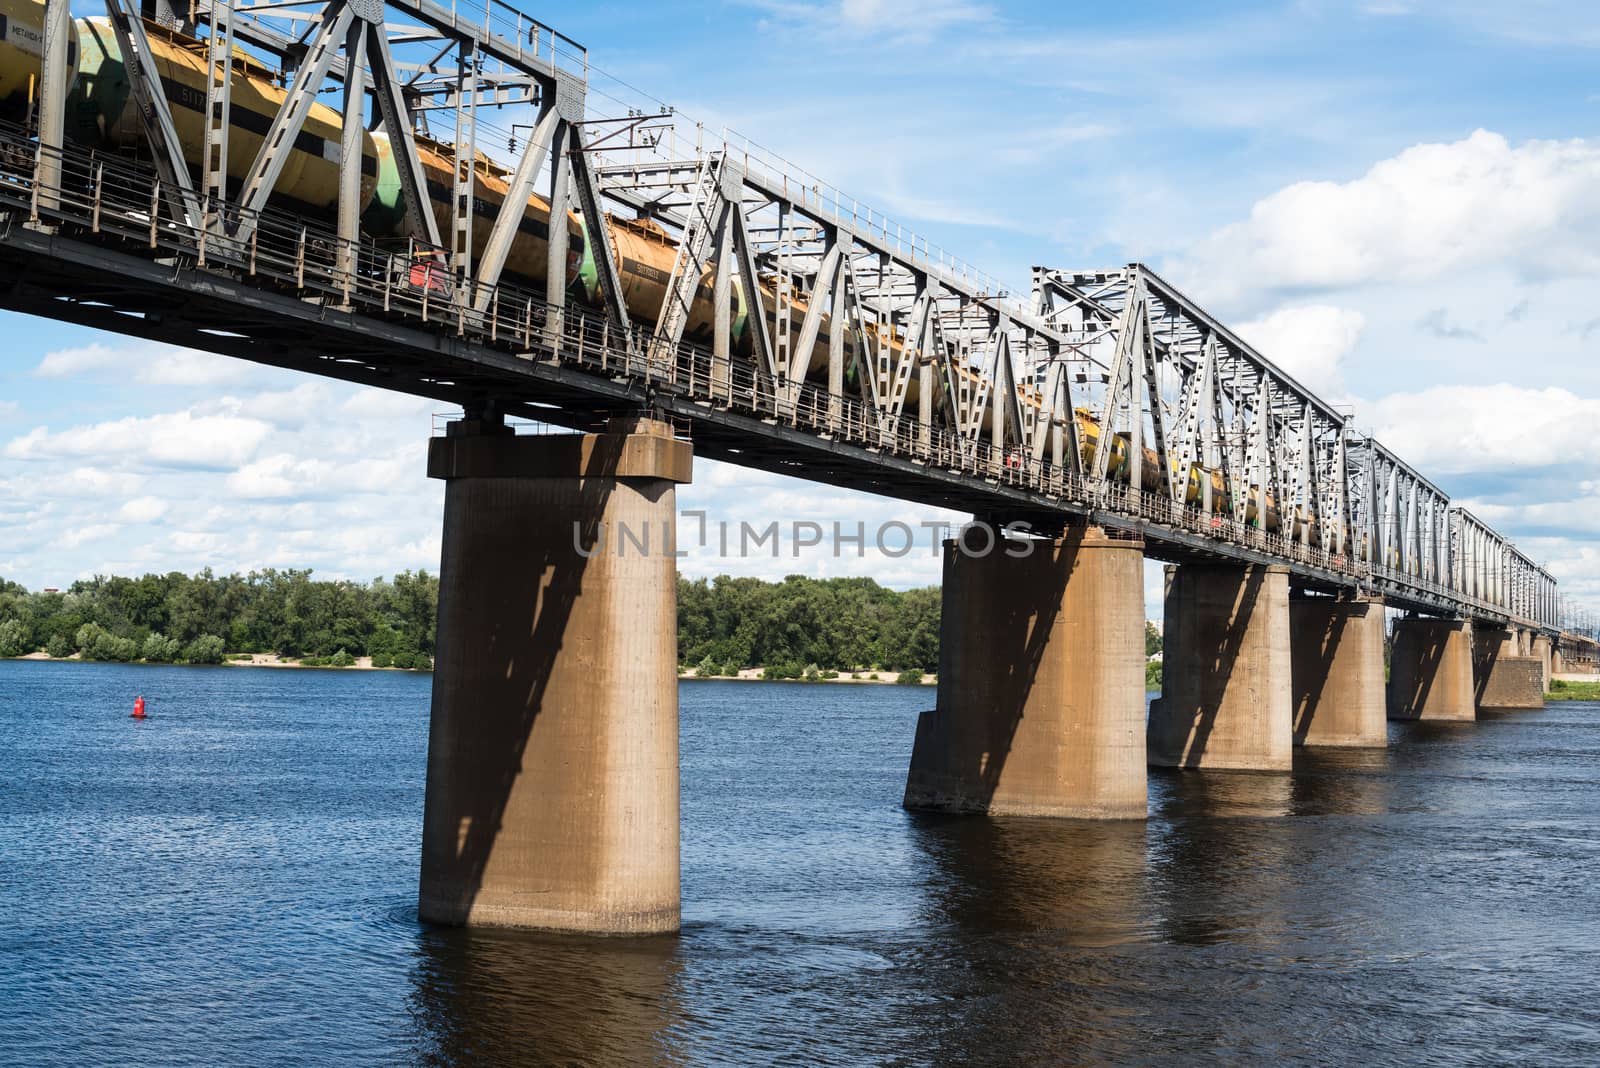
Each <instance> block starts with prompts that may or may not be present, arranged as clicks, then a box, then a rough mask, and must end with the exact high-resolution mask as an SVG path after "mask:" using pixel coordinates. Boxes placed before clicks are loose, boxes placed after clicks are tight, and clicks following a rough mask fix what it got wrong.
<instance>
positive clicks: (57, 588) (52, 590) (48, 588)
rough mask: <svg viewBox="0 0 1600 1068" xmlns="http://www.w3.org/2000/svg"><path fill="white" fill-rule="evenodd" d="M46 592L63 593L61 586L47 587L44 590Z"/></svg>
mask: <svg viewBox="0 0 1600 1068" xmlns="http://www.w3.org/2000/svg"><path fill="white" fill-rule="evenodd" d="M44 592H45V593H60V592H61V587H60V586H46V587H45V588H44Z"/></svg>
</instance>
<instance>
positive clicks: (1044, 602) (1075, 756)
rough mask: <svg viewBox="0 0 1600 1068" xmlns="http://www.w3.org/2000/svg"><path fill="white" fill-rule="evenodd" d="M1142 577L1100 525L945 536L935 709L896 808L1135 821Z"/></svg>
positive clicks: (921, 730)
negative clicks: (1046, 533)
mask: <svg viewBox="0 0 1600 1068" xmlns="http://www.w3.org/2000/svg"><path fill="white" fill-rule="evenodd" d="M991 545H992V548H991V547H990V546H991ZM1024 547H1025V548H1026V549H1027V552H1026V553H1025V554H1023V553H1021V549H1022V548H1024ZM1143 576H1144V543H1143V542H1142V541H1141V540H1139V539H1138V538H1137V537H1134V536H1131V535H1126V534H1121V533H1120V532H1112V531H1107V530H1104V529H1102V528H1099V527H1082V526H1076V527H1069V528H1068V529H1067V530H1066V531H1065V532H1064V533H1063V534H1062V535H1061V536H1060V537H1059V538H1036V539H1030V540H1029V541H1028V542H1027V543H1026V544H1025V546H1024V545H1023V544H1021V543H1017V542H1010V543H1007V542H1006V541H1000V542H998V543H991V542H990V540H989V539H987V538H981V539H977V540H975V541H974V542H973V543H970V544H969V543H968V542H960V543H958V542H957V541H947V542H946V543H945V546H944V592H943V611H942V615H941V617H940V625H939V696H938V705H937V707H936V708H935V709H933V710H932V711H929V712H924V713H922V715H921V717H920V718H919V719H918V722H917V732H916V741H915V744H914V746H913V749H912V756H911V767H910V770H909V772H908V774H907V776H906V791H905V806H906V807H907V808H909V809H926V810H933V811H940V812H958V813H987V814H989V815H991V816H1053V817H1068V818H1083V819H1143V818H1144V817H1145V815H1146V810H1147V809H1146V805H1147V792H1146V781H1145V757H1144V728H1145V700H1144V694H1145V691H1144V578H1143Z"/></svg>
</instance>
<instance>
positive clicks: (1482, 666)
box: [1472, 627, 1547, 710]
mask: <svg viewBox="0 0 1600 1068" xmlns="http://www.w3.org/2000/svg"><path fill="white" fill-rule="evenodd" d="M1525 644H1527V645H1533V647H1534V648H1537V645H1536V644H1535V643H1530V642H1527V640H1526V638H1525V637H1524V636H1523V635H1521V634H1520V633H1519V632H1517V631H1514V630H1506V629H1505V628H1504V627H1479V628H1476V629H1474V630H1473V632H1472V682H1473V701H1474V704H1475V705H1476V706H1477V708H1478V709H1480V710H1482V709H1485V708H1490V709H1502V710H1504V709H1527V708H1543V707H1544V692H1545V689H1546V688H1547V686H1546V679H1545V674H1544V662H1543V661H1542V660H1541V659H1540V658H1539V657H1538V656H1529V655H1527V654H1525V653H1524V652H1522V650H1523V648H1524V646H1525Z"/></svg>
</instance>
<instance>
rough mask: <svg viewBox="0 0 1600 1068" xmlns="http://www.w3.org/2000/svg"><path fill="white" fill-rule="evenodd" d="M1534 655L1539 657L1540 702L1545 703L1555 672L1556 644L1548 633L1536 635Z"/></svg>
mask: <svg viewBox="0 0 1600 1068" xmlns="http://www.w3.org/2000/svg"><path fill="white" fill-rule="evenodd" d="M1533 655H1534V656H1536V657H1538V658H1539V669H1540V673H1541V674H1540V685H1539V702H1540V704H1543V703H1544V694H1545V693H1546V692H1547V691H1548V690H1549V689H1550V678H1551V676H1552V675H1554V674H1555V670H1556V665H1555V660H1556V644H1555V642H1554V641H1552V640H1551V638H1550V636H1549V635H1547V634H1539V635H1536V636H1535V637H1534V639H1533Z"/></svg>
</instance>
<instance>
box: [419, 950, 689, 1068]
mask: <svg viewBox="0 0 1600 1068" xmlns="http://www.w3.org/2000/svg"><path fill="white" fill-rule="evenodd" d="M677 942H678V940H677V938H676V937H672V936H663V937H655V938H645V939H625V940H610V939H595V938H555V937H548V936H542V935H536V934H530V933H523V932H515V931H457V930H449V929H443V928H440V929H424V930H423V931H422V933H421V935H420V937H419V938H418V939H417V958H416V961H415V964H414V967H413V982H414V984H415V988H414V990H413V992H412V996H411V1004H410V1009H411V1014H412V1018H413V1019H414V1020H416V1022H417V1025H418V1027H419V1028H420V1030H421V1032H422V1035H423V1048H422V1051H421V1052H422V1054H423V1056H422V1059H423V1060H424V1061H425V1062H426V1063H429V1064H437V1065H451V1066H454V1065H482V1064H497V1065H517V1064H565V1063H599V1064H651V1063H675V1062H677V1061H678V1058H676V1057H674V1056H673V1055H672V1051H671V1050H670V1049H669V1048H668V1045H667V1042H668V1037H667V1036H668V1035H669V1033H670V1031H671V1030H672V1028H673V1026H674V1025H675V1023H676V1022H677V1018H678V1015H679V1013H678V1009H677V1004H676V999H675V996H674V989H675V986H676V983H677V979H678V973H679V972H680V970H681V968H680V966H679V964H678V962H677V959H676V957H677V949H678V944H677Z"/></svg>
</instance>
